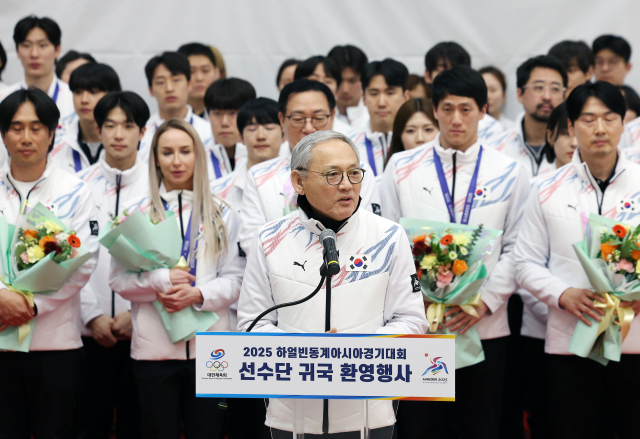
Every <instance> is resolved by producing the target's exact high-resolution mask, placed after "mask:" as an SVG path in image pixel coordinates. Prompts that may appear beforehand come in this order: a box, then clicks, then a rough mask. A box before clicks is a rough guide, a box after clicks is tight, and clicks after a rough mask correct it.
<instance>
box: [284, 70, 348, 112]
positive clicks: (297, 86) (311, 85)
mask: <svg viewBox="0 0 640 439" xmlns="http://www.w3.org/2000/svg"><path fill="white" fill-rule="evenodd" d="M307 91H319V92H320V93H323V94H324V95H325V96H326V97H327V101H328V102H329V111H330V112H333V110H334V109H335V108H336V98H335V96H334V95H333V92H332V91H331V89H330V88H329V87H327V86H326V85H325V84H323V83H322V82H319V81H312V80H311V79H298V80H296V81H293V82H290V83H289V84H287V85H285V86H284V88H283V89H282V91H281V92H280V97H279V98H278V111H279V112H280V113H282V114H287V104H288V103H289V96H291V95H292V94H296V93H304V92H307Z"/></svg>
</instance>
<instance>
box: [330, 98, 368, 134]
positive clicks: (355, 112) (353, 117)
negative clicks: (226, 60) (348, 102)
mask: <svg viewBox="0 0 640 439" xmlns="http://www.w3.org/2000/svg"><path fill="white" fill-rule="evenodd" d="M335 119H336V120H340V121H341V122H344V123H346V124H349V125H350V126H351V127H352V128H353V129H354V130H355V131H356V132H358V133H360V132H362V131H364V130H365V129H366V128H367V126H369V120H370V116H369V110H368V109H367V107H366V105H364V102H363V101H362V98H360V101H359V102H358V105H356V106H355V107H347V114H342V113H340V110H339V109H338V107H337V106H336V117H335Z"/></svg>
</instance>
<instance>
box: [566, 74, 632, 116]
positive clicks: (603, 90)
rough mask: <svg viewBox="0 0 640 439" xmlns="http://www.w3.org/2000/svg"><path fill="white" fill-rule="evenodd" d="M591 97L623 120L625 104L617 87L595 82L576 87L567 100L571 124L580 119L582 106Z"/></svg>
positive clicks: (625, 109) (625, 110)
mask: <svg viewBox="0 0 640 439" xmlns="http://www.w3.org/2000/svg"><path fill="white" fill-rule="evenodd" d="M592 96H593V97H595V98H598V99H600V100H601V101H602V103H603V104H604V105H605V106H606V107H607V108H608V109H609V110H611V111H613V112H614V113H616V114H618V115H619V116H620V117H621V118H622V120H624V115H625V113H626V112H627V103H626V102H625V101H624V97H623V96H622V93H620V90H619V89H618V87H616V86H615V85H613V84H609V83H608V82H605V81H597V82H587V83H586V84H582V85H579V86H577V87H576V88H574V89H573V91H572V92H571V94H570V95H569V97H568V98H567V115H568V116H569V120H570V121H571V123H575V121H576V120H577V119H578V118H579V117H580V114H581V113H582V109H583V108H584V104H585V103H586V102H587V99H589V98H590V97H592Z"/></svg>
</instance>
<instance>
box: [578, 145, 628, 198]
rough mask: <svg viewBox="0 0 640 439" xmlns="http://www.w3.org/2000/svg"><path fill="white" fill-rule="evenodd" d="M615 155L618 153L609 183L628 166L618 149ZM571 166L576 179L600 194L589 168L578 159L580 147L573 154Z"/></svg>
mask: <svg viewBox="0 0 640 439" xmlns="http://www.w3.org/2000/svg"><path fill="white" fill-rule="evenodd" d="M617 153H618V160H617V162H616V166H615V168H614V172H613V174H612V176H611V178H610V179H609V183H613V182H614V181H616V179H617V178H618V177H619V176H620V174H622V173H623V172H624V171H625V170H626V169H627V166H628V160H627V159H626V158H625V155H624V154H623V152H622V150H621V149H620V148H617ZM571 166H573V169H574V170H575V172H576V174H577V175H578V177H580V179H581V180H582V181H584V182H585V183H587V184H590V185H591V186H593V188H594V189H595V190H596V191H598V193H600V192H601V191H600V186H598V184H597V180H596V178H595V177H594V176H593V174H592V173H591V170H590V169H589V166H588V165H587V163H586V162H583V161H582V158H581V157H580V147H578V148H577V149H576V152H575V153H574V154H573V157H572V158H571Z"/></svg>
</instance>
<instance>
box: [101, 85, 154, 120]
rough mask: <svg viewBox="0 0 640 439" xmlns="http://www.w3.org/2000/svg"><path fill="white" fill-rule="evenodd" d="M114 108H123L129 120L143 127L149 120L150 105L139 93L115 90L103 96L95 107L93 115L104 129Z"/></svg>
mask: <svg viewBox="0 0 640 439" xmlns="http://www.w3.org/2000/svg"><path fill="white" fill-rule="evenodd" d="M114 108H121V109H122V111H124V113H125V114H126V115H127V122H133V123H135V124H136V125H138V128H140V129H142V128H144V127H145V125H146V124H147V121H148V120H149V116H150V113H149V107H148V106H147V103H146V102H145V101H144V99H142V98H141V97H140V96H139V95H138V94H137V93H134V92H132V91H114V92H111V93H109V94H107V95H105V96H103V97H102V99H100V100H99V101H98V103H97V104H96V106H95V108H94V109H93V117H94V119H95V120H96V123H97V124H98V127H99V128H101V129H102V125H104V122H105V120H106V119H107V116H109V113H110V112H111V110H113V109H114Z"/></svg>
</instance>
